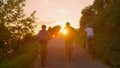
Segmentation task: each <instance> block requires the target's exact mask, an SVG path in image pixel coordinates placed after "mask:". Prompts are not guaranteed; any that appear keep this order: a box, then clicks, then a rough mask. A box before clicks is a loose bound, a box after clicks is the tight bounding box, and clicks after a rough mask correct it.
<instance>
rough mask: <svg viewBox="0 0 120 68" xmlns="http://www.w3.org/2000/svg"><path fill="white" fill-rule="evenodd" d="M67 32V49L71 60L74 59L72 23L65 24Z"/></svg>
mask: <svg viewBox="0 0 120 68" xmlns="http://www.w3.org/2000/svg"><path fill="white" fill-rule="evenodd" d="M65 30H66V31H67V34H66V35H65V51H66V54H67V56H68V58H69V61H71V59H72V50H73V33H74V32H73V27H71V26H70V23H69V22H67V23H66V26H65Z"/></svg>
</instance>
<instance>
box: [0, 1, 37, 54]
mask: <svg viewBox="0 0 120 68" xmlns="http://www.w3.org/2000/svg"><path fill="white" fill-rule="evenodd" d="M24 6H25V0H0V53H7V51H8V50H10V49H11V48H12V49H13V50H14V47H16V46H17V45H18V44H19V43H17V42H18V40H21V39H22V38H23V37H24V36H25V35H27V34H32V33H33V32H34V30H33V28H34V27H35V26H34V18H35V17H34V14H35V11H34V12H33V13H31V15H30V16H28V17H27V16H26V15H25V13H24V9H23V7H24ZM2 55H3V54H2Z"/></svg>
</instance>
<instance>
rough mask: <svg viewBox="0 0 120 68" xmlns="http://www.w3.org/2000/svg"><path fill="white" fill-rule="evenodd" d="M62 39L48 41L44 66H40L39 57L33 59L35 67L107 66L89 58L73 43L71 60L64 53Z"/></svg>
mask: <svg viewBox="0 0 120 68" xmlns="http://www.w3.org/2000/svg"><path fill="white" fill-rule="evenodd" d="M64 45H65V43H64V40H63V39H61V38H54V39H52V40H50V41H49V43H48V57H47V60H46V64H45V66H43V67H41V65H40V60H41V59H40V58H39V55H38V58H36V60H35V68H108V67H107V66H106V65H104V64H101V63H100V62H97V61H94V60H92V59H90V58H89V57H88V56H87V55H86V54H85V53H84V51H83V50H81V49H80V48H79V46H78V45H76V44H74V49H73V56H72V62H69V61H68V58H67V56H66V54H65V48H64Z"/></svg>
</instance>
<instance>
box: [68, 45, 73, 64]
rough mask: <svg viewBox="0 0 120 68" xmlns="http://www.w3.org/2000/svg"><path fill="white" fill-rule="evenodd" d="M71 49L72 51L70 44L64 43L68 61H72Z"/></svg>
mask: <svg viewBox="0 0 120 68" xmlns="http://www.w3.org/2000/svg"><path fill="white" fill-rule="evenodd" d="M72 51H73V46H72V44H66V55H67V57H68V60H69V62H71V61H72Z"/></svg>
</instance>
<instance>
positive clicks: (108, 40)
mask: <svg viewBox="0 0 120 68" xmlns="http://www.w3.org/2000/svg"><path fill="white" fill-rule="evenodd" d="M119 4H120V1H119V0H95V1H94V3H93V5H91V6H89V7H86V8H85V9H83V11H82V17H81V20H80V24H81V26H80V27H81V28H80V30H79V35H81V33H83V32H84V28H85V24H86V23H89V24H91V25H92V27H93V28H94V31H95V42H96V44H95V52H96V54H95V56H96V58H97V59H99V60H101V61H103V62H104V63H106V64H108V65H110V66H111V67H112V68H119V67H120V54H119V52H120V46H119V44H120V20H119V17H120V6H119ZM90 10H91V11H92V12H91V11H90ZM90 14H91V15H90ZM81 36H82V35H81ZM83 38H85V36H84V37H83ZM83 40H84V41H85V39H82V41H83Z"/></svg>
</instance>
